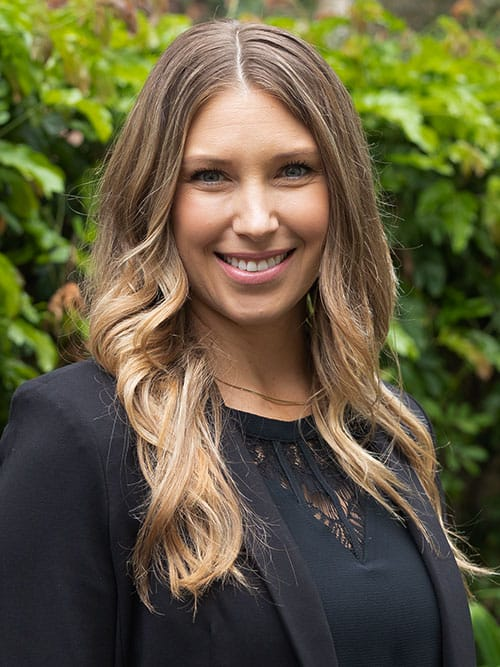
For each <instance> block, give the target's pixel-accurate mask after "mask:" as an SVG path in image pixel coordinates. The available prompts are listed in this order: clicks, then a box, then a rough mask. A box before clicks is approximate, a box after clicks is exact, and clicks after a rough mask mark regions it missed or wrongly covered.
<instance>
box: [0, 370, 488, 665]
mask: <svg viewBox="0 0 500 667" xmlns="http://www.w3.org/2000/svg"><path fill="white" fill-rule="evenodd" d="M238 438H239V436H238V433H237V432H234V433H232V432H230V433H228V434H227V435H226V438H225V442H224V447H225V452H226V457H227V460H228V461H229V464H230V468H231V471H232V474H233V475H234V479H235V480H236V482H237V484H238V486H239V488H240V491H241V493H242V494H243V495H244V497H245V498H246V500H247V502H248V503H249V504H250V505H251V507H252V508H253V511H254V512H255V513H256V514H257V515H258V516H259V517H261V518H263V519H264V520H265V522H266V524H267V526H268V544H269V547H270V549H264V548H262V547H259V546H258V545H247V551H248V554H249V560H250V561H251V563H252V567H249V568H248V573H247V575H248V579H249V581H250V583H251V589H250V590H248V589H246V588H239V587H237V586H234V585H230V584H226V585H223V584H217V585H214V586H212V588H211V589H210V591H209V592H208V593H207V594H206V596H204V597H203V598H202V599H201V601H200V603H199V606H198V610H197V613H196V615H195V616H194V615H193V609H192V606H191V605H190V604H189V603H188V602H186V601H184V602H179V601H176V600H172V599H171V597H170V595H169V592H168V589H167V588H166V587H165V586H162V585H160V584H158V583H157V584H156V585H154V586H153V591H152V602H153V604H154V606H155V609H156V612H155V613H150V612H149V611H148V610H147V609H146V608H145V607H144V605H142V604H141V603H140V602H139V600H138V598H137V596H136V594H135V592H134V587H133V584H132V581H131V578H130V573H129V571H128V566H127V560H128V558H129V555H130V549H131V547H132V545H133V544H134V541H135V537H136V534H137V529H138V526H139V520H138V518H137V514H138V511H139V509H140V504H141V502H142V499H143V493H144V482H143V479H142V477H141V475H140V473H139V472H138V469H137V465H136V461H135V456H134V447H133V435H132V434H131V432H130V429H129V427H128V426H127V422H126V419H125V418H124V415H123V411H122V410H121V409H120V407H119V406H118V404H117V400H116V398H115V394H114V382H113V380H112V378H110V377H109V376H108V375H107V374H106V373H104V372H103V371H102V370H100V369H99V368H98V367H97V366H96V365H95V363H93V362H92V361H86V362H82V363H78V364H74V365H72V366H68V367H66V368H63V369H60V370H58V371H55V372H53V373H50V374H48V375H45V376H42V377H40V378H37V379H35V380H32V381H29V382H27V383H25V384H24V385H23V386H22V387H21V388H20V389H19V390H18V391H17V392H16V395H15V398H14V400H13V403H12V409H11V419H10V422H9V425H8V426H7V428H6V429H5V432H4V435H3V438H2V440H1V444H0V462H1V464H2V466H1V469H0V664H1V665H2V667H42V666H48V667H56V666H57V667H125V666H128V667H164V666H165V667H166V666H167V665H168V666H169V667H170V666H171V665H175V666H177V665H179V666H180V667H198V666H199V667H209V666H210V667H256V666H258V667H281V666H290V667H293V666H299V665H301V666H303V667H323V666H329V667H336V666H337V665H338V662H337V658H336V655H335V647H334V645H333V642H332V638H331V635H330V631H329V627H328V624H327V621H326V618H325V614H324V612H323V609H322V605H321V602H320V598H319V595H318V592H317V590H316V589H315V587H314V585H313V583H312V581H311V577H310V575H309V573H308V571H307V568H306V566H305V564H304V562H303V560H302V558H301V556H300V554H299V553H298V552H297V547H296V546H295V544H294V541H293V539H292V537H291V536H290V534H289V532H288V530H287V528H286V527H285V526H284V525H283V522H282V521H280V517H279V515H278V513H277V510H276V508H275V506H274V505H273V502H272V501H271V498H270V496H269V493H268V491H267V489H266V487H265V484H264V482H263V481H262V479H261V478H260V476H259V474H258V473H257V471H256V469H255V466H254V465H253V464H252V462H251V461H249V460H247V454H246V453H245V452H246V449H245V447H242V446H239V440H238ZM385 445H386V443H385V442H383V441H380V442H375V443H374V446H375V447H379V448H381V449H383V448H384V446H385ZM392 464H393V465H394V467H395V469H397V470H398V474H400V475H401V477H402V479H404V481H405V482H407V483H408V484H409V486H410V487H414V488H416V489H417V490H420V491H421V488H420V485H419V482H418V480H417V479H416V478H415V476H414V475H413V474H412V471H411V470H410V469H409V468H408V467H407V466H406V465H405V464H404V463H402V462H401V461H396V460H395V459H393V461H392ZM412 503H413V506H414V508H415V510H416V511H417V512H418V513H419V515H420V516H421V518H422V519H423V521H424V523H425V525H426V526H427V529H428V531H429V533H430V534H431V536H432V538H433V540H434V542H435V544H436V547H437V549H436V551H431V549H429V547H428V545H427V543H426V542H424V540H423V539H422V538H421V536H420V535H419V534H418V532H417V530H416V528H415V527H414V525H413V524H412V523H411V521H409V530H410V532H411V534H412V536H413V538H414V539H415V541H416V543H417V545H418V548H419V550H420V552H421V553H422V558H423V559H424V561H425V563H426V566H427V568H428V571H429V575H430V578H431V580H432V583H433V585H434V588H435V592H436V596H437V601H438V606H439V611H440V616H441V624H442V641H443V665H444V667H473V666H474V665H475V658H474V643H473V638H472V631H471V624H470V616H469V611H468V606H467V601H466V596H465V593H464V588H463V585H462V581H461V578H460V574H459V572H458V569H457V567H456V564H455V561H454V559H453V557H452V555H451V553H450V550H449V547H448V545H447V543H446V541H445V537H444V535H443V532H442V530H441V528H440V527H439V524H438V521H437V520H436V517H435V515H434V513H433V512H432V510H431V508H430V506H429V503H428V502H427V500H426V499H425V495H424V494H423V492H422V493H419V494H418V499H415V496H414V497H413V499H412ZM394 622H395V624H397V619H395V621H394ZM340 667H342V666H340ZM374 667H376V666H374ZM395 667H404V666H403V665H395ZM423 667H424V666H423Z"/></svg>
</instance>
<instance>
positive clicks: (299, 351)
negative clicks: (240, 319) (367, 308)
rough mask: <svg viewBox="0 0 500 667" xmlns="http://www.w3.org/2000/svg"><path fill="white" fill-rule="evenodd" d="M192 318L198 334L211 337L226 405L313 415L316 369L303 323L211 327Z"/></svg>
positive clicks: (282, 415) (278, 414)
mask: <svg viewBox="0 0 500 667" xmlns="http://www.w3.org/2000/svg"><path fill="white" fill-rule="evenodd" d="M192 323H193V327H194V329H195V331H196V332H197V333H198V335H200V337H202V338H206V339H207V343H208V344H209V349H210V354H211V355H212V363H213V368H214V372H215V376H216V377H217V378H219V379H220V380H221V382H219V383H218V386H219V390H220V393H221V395H222V398H223V400H224V403H225V404H226V405H227V406H229V407H232V408H236V409H238V410H243V411H245V412H253V413H255V414H260V415H262V416H266V417H273V418H276V419H284V420H291V419H297V418H299V417H303V416H305V415H307V414H309V412H310V407H309V405H308V404H307V401H308V399H309V398H310V394H311V382H312V374H311V369H310V363H309V349H308V343H307V336H306V332H305V328H304V326H303V325H302V324H301V323H300V322H296V323H295V324H294V325H292V324H291V323H290V322H289V321H287V322H273V323H272V324H269V325H268V326H258V327H248V326H245V327H239V326H237V325H235V324H233V323H229V324H228V323H224V326H223V327H216V326H213V324H212V323H211V325H210V327H208V326H207V325H205V324H204V323H203V322H202V321H201V320H199V319H198V318H197V317H194V318H193V319H192ZM225 382H228V383H230V384H231V385H233V386H232V387H231V386H228V385H227V384H225ZM246 390H252V391H246ZM259 394H260V396H259ZM266 397H267V399H266ZM269 397H270V398H275V399H278V400H279V401H281V402H283V403H282V404H281V405H280V404H279V403H277V402H275V401H272V400H269ZM287 403H294V404H295V405H289V404H287Z"/></svg>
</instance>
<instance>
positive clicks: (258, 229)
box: [232, 184, 279, 240]
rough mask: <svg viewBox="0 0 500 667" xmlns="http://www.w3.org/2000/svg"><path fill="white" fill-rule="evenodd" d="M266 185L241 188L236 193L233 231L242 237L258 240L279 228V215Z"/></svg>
mask: <svg viewBox="0 0 500 667" xmlns="http://www.w3.org/2000/svg"><path fill="white" fill-rule="evenodd" d="M273 199H274V198H273V197H272V196H270V193H269V192H268V190H267V188H266V187H265V186H264V185H260V184H259V185H249V186H247V187H240V188H239V189H238V192H237V193H235V201H234V212H233V223H232V226H233V230H234V232H236V234H239V235H241V236H248V237H250V238H252V239H255V240H258V239H260V238H262V237H265V236H268V235H269V234H272V233H273V232H275V231H276V230H277V229H278V227H279V220H278V213H277V211H276V210H275V207H274V204H273Z"/></svg>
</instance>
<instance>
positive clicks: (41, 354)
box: [7, 319, 58, 373]
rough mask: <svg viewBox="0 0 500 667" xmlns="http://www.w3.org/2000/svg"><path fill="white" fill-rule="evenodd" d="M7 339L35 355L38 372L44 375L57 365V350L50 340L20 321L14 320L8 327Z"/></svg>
mask: <svg viewBox="0 0 500 667" xmlns="http://www.w3.org/2000/svg"><path fill="white" fill-rule="evenodd" d="M7 335H8V337H9V339H10V340H11V341H12V342H13V343H15V344H16V345H18V346H19V347H22V346H26V347H27V348H29V349H30V350H31V351H32V352H33V353H34V355H35V357H36V360H37V364H38V366H39V368H40V370H41V371H42V372H44V373H47V372H48V371H51V370H53V369H54V368H55V367H56V365H57V359H58V355H57V348H56V346H55V344H54V342H53V340H52V338H51V337H50V336H49V335H48V334H47V333H45V331H40V329H37V328H36V327H34V326H33V325H32V324H30V323H29V322H26V321H25V320H22V319H16V320H14V321H13V322H12V323H11V325H10V326H9V329H8V333H7Z"/></svg>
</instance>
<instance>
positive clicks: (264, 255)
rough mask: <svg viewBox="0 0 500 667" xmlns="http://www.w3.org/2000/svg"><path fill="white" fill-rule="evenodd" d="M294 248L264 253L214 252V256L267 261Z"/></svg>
mask: <svg viewBox="0 0 500 667" xmlns="http://www.w3.org/2000/svg"><path fill="white" fill-rule="evenodd" d="M294 249H295V248H287V249H280V248H278V249H277V250H266V252H216V253H215V254H216V255H221V256H223V257H234V258H235V259H243V260H246V261H248V260H254V261H258V260H259V259H269V258H270V257H276V256H277V255H286V254H288V253H290V252H292V250H294Z"/></svg>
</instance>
